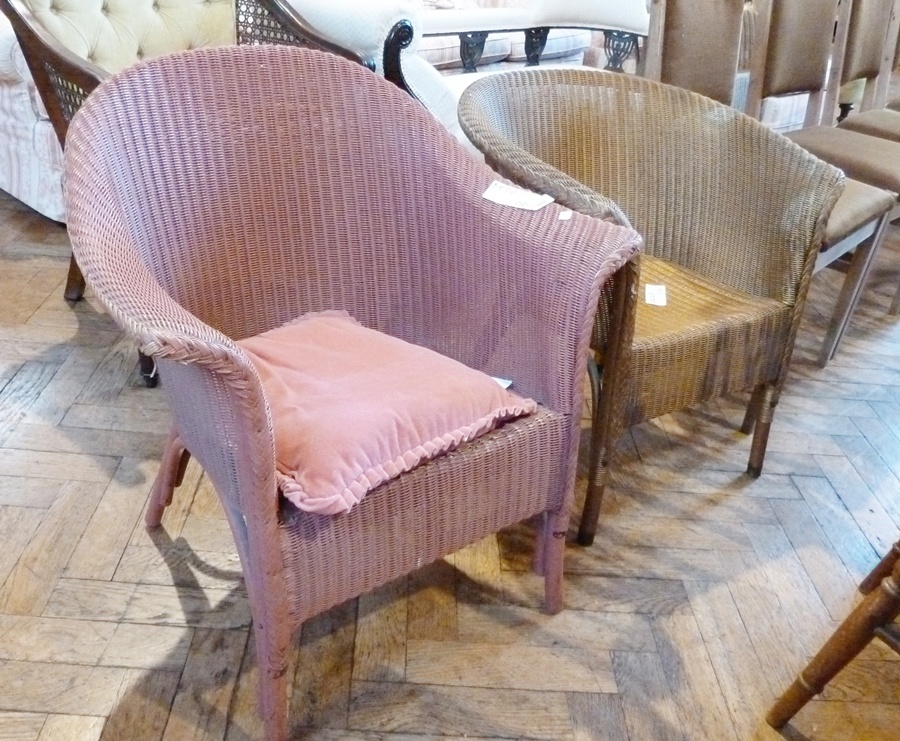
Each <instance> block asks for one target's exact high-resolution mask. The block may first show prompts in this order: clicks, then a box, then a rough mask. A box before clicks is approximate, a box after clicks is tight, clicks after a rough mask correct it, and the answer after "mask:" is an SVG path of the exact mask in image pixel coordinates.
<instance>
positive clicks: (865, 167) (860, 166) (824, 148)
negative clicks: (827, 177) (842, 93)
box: [787, 126, 900, 193]
mask: <svg viewBox="0 0 900 741" xmlns="http://www.w3.org/2000/svg"><path fill="white" fill-rule="evenodd" d="M787 137H788V138H789V139H791V140H792V141H795V142H796V143H797V144H799V145H800V146H801V147H803V148H804V149H806V150H808V151H810V152H812V153H813V154H814V155H816V156H817V157H821V158H822V159H823V160H825V161H826V162H829V163H830V164H832V165H835V166H837V167H840V168H841V169H842V170H843V171H844V172H845V173H847V175H848V176H849V177H851V178H855V179H856V180H862V181H863V182H864V183H868V184H869V185H874V186H876V187H878V188H884V189H885V190H889V191H891V193H900V145H898V144H897V143H896V142H892V141H887V140H885V139H877V138H875V137H874V136H866V135H865V134H860V133H859V132H857V131H849V130H846V129H834V128H832V127H831V126H811V127H810V128H807V129H800V130H799V131H791V132H788V134H787Z"/></svg>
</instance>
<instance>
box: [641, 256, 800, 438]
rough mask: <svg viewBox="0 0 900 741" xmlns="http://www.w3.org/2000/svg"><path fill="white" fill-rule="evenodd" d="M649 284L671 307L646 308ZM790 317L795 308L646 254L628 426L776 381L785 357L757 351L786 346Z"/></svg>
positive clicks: (643, 260)
mask: <svg viewBox="0 0 900 741" xmlns="http://www.w3.org/2000/svg"><path fill="white" fill-rule="evenodd" d="M646 285H664V286H665V287H666V306H655V305H651V304H647V303H646V302H644V300H643V296H644V287H645V286H646ZM792 314H793V307H791V306H788V305H786V304H783V303H781V302H780V301H775V300H773V299H768V298H762V297H759V296H753V295H751V294H748V293H744V292H743V291H739V290H737V289H734V288H730V287H728V286H726V285H724V284H723V283H716V282H713V281H711V280H709V279H707V278H704V277H703V276H702V275H699V274H698V273H695V272H693V271H691V270H688V269H686V268H683V267H681V266H679V265H676V264H674V263H671V262H667V261H665V260H660V259H658V258H654V257H651V256H649V255H644V256H643V258H642V259H641V278H640V292H639V294H638V308H637V311H636V316H635V329H634V344H633V345H632V350H631V353H632V355H631V361H632V365H631V367H632V374H631V379H630V383H629V386H630V389H629V393H628V395H627V397H626V398H627V401H626V402H625V423H626V424H627V425H629V426H630V425H632V424H637V423H639V422H642V421H644V420H647V419H654V418H656V417H659V416H661V415H663V414H668V413H669V412H672V411H676V410H678V409H683V408H684V407H686V406H689V405H690V404H693V403H694V402H695V401H696V400H697V399H712V398H716V397H717V396H721V395H722V394H725V393H728V392H730V391H734V390H736V389H742V388H743V389H747V388H751V387H752V386H754V385H755V384H756V383H759V379H772V380H774V379H775V378H777V377H778V372H779V368H780V366H781V362H780V358H778V357H773V356H772V355H771V354H769V353H761V352H756V348H759V347H773V346H776V347H777V346H780V345H782V344H784V342H785V341H786V339H787V336H788V332H789V330H790V325H791V316H792ZM698 369H702V370H703V372H702V373H698Z"/></svg>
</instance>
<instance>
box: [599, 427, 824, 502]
mask: <svg viewBox="0 0 900 741" xmlns="http://www.w3.org/2000/svg"><path fill="white" fill-rule="evenodd" d="M828 442H829V443H830V444H831V445H833V446H835V447H837V446H836V445H835V444H834V442H833V441H832V440H831V438H830V437H829V438H828ZM746 467H747V465H746V460H745V462H744V464H743V466H741V468H740V469H739V470H738V471H729V470H724V471H720V470H712V469H709V470H707V469H695V468H693V467H685V468H663V467H660V466H651V465H640V466H637V465H634V464H632V465H629V466H622V467H621V468H619V469H618V470H614V471H613V475H612V479H613V482H614V483H615V484H616V485H619V486H622V487H623V488H630V489H639V490H641V491H644V490H653V491H663V492H668V491H677V492H685V493H688V494H720V493H723V492H724V493H728V492H732V493H734V494H740V495H741V496H745V497H746V496H752V497H777V498H796V497H798V496H799V495H798V493H797V489H796V487H795V486H794V484H793V482H792V481H791V478H790V477H789V476H786V475H782V474H773V473H769V472H767V471H764V472H763V474H762V475H761V476H760V477H759V478H758V479H754V480H751V479H750V478H749V477H747V476H744V475H743V473H744V471H745V470H746Z"/></svg>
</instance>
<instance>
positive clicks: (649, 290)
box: [644, 283, 666, 306]
mask: <svg viewBox="0 0 900 741" xmlns="http://www.w3.org/2000/svg"><path fill="white" fill-rule="evenodd" d="M644 288H645V289H646V290H645V292H644V301H646V302H647V303H648V304H650V305H651V306H665V305H666V287H665V286H654V285H651V284H649V283H648V284H647V285H646V286H644Z"/></svg>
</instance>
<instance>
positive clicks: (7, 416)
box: [0, 360, 59, 445]
mask: <svg viewBox="0 0 900 741" xmlns="http://www.w3.org/2000/svg"><path fill="white" fill-rule="evenodd" d="M58 369H59V366H58V365H56V364H54V363H42V362H35V361H30V360H29V361H28V362H26V363H23V364H22V367H21V368H19V370H18V372H17V373H16V374H15V375H14V376H13V377H12V378H11V379H10V380H9V381H8V382H7V383H6V384H5V385H4V386H3V389H2V390H0V445H2V444H3V441H4V440H5V439H6V437H7V436H8V435H9V433H10V432H12V430H13V429H15V426H16V425H17V424H18V423H19V421H20V420H21V419H22V417H24V416H25V414H26V412H27V411H28V408H29V407H30V406H31V405H32V404H33V403H34V402H35V400H36V399H37V398H38V397H39V396H40V395H41V393H42V392H43V390H44V389H45V388H46V387H47V384H49V383H50V379H52V378H53V376H54V374H55V373H56V371H57V370H58Z"/></svg>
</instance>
